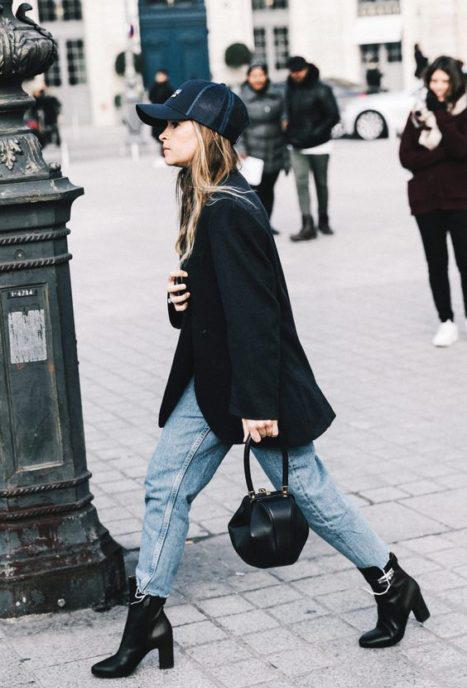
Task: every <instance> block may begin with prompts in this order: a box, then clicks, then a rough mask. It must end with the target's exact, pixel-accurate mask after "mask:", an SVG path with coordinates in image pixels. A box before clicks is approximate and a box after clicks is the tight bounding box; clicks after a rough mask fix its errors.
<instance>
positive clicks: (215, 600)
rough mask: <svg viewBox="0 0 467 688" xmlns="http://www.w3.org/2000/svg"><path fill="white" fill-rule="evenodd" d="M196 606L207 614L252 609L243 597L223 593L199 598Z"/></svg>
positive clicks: (231, 612) (230, 612) (212, 614)
mask: <svg viewBox="0 0 467 688" xmlns="http://www.w3.org/2000/svg"><path fill="white" fill-rule="evenodd" d="M197 606H198V607H199V608H200V609H202V610H203V612H204V613H205V614H206V615H207V616H212V617H217V616H227V615H228V614H239V613H241V612H248V611H250V610H253V609H254V607H253V605H252V604H250V603H249V602H247V600H245V599H243V597H241V596H240V595H239V594H234V595H225V596H224V597H211V598H210V599H208V600H200V601H199V602H198V603H197Z"/></svg>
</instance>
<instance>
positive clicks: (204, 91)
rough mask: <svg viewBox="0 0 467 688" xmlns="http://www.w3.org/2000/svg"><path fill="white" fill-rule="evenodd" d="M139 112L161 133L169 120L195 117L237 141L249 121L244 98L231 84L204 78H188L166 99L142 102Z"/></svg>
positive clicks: (146, 121)
mask: <svg viewBox="0 0 467 688" xmlns="http://www.w3.org/2000/svg"><path fill="white" fill-rule="evenodd" d="M136 112H137V113H138V116H139V118H140V119H141V120H142V121H143V122H144V123H145V124H149V125H150V126H151V127H153V128H154V129H155V130H156V133H157V136H159V134H161V133H162V132H163V131H164V129H165V127H166V126H167V122H168V121H169V120H170V121H172V122H177V121H182V120H188V119H192V120H194V121H195V122H198V123H199V124H203V125H204V126H205V127H209V129H213V131H217V132H218V133H219V134H221V135H222V136H225V138H226V139H229V141H230V142H231V143H235V142H236V141H237V139H238V137H239V136H240V134H241V133H242V131H243V130H244V129H245V127H246V126H248V123H249V118H248V112H247V109H246V107H245V105H244V103H243V101H242V100H241V99H240V98H239V97H238V96H237V95H236V94H235V93H233V91H231V90H230V88H228V86H226V85H225V84H217V83H215V82H214V81H204V80H203V79H191V80H190V81H185V83H184V84H182V85H181V86H180V88H177V90H176V91H175V93H173V95H171V96H170V98H167V100H166V101H165V103H161V104H154V105H153V104H149V103H148V104H145V103H144V104H140V105H137V106H136Z"/></svg>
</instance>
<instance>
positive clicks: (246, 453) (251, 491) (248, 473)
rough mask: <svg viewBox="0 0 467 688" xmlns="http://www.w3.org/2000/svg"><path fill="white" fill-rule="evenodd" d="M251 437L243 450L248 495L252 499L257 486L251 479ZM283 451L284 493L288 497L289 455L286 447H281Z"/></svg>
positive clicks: (254, 496)
mask: <svg viewBox="0 0 467 688" xmlns="http://www.w3.org/2000/svg"><path fill="white" fill-rule="evenodd" d="M252 441H253V440H252V439H251V437H248V439H247V441H246V442H245V449H244V452H243V466H244V469H245V479H246V484H247V487H248V496H249V497H250V499H251V500H253V499H255V498H256V492H255V488H254V487H253V481H252V479H251V469H250V449H251V443H252ZM281 451H282V494H283V495H284V497H287V495H288V494H289V455H288V453H287V449H285V447H281Z"/></svg>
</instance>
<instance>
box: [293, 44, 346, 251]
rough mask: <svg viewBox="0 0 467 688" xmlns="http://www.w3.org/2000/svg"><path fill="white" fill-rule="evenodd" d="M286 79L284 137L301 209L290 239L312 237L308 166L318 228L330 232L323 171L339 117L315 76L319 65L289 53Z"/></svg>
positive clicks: (326, 88) (327, 91)
mask: <svg viewBox="0 0 467 688" xmlns="http://www.w3.org/2000/svg"><path fill="white" fill-rule="evenodd" d="M287 67H288V69H289V70H290V75H289V78H288V79H287V89H286V108H287V113H288V127H287V131H286V136H287V141H288V143H289V145H290V147H291V149H292V150H291V161H292V167H293V171H294V174H295V182H296V185H297V193H298V201H299V204H300V210H301V212H302V228H301V230H300V231H299V232H298V234H293V235H292V236H291V237H290V238H291V239H292V241H303V240H304V239H315V238H316V236H317V233H316V229H315V226H314V223H313V218H312V216H311V209H310V189H309V185H308V177H309V172H310V170H311V171H312V172H313V176H314V179H315V185H316V192H317V196H318V215H319V223H318V228H319V229H320V231H321V232H322V233H323V234H333V232H332V230H331V228H330V226H329V218H328V183H327V172H328V164H329V155H330V153H331V147H332V141H331V132H332V129H333V127H334V126H335V125H336V124H337V122H338V121H339V108H338V107H337V102H336V99H335V97H334V94H333V92H332V89H331V88H330V87H329V86H327V85H326V84H324V83H323V82H322V81H320V79H319V69H318V68H317V67H316V66H315V65H313V64H309V63H308V62H307V61H306V60H305V59H304V58H303V57H291V58H290V59H289V61H288V63H287Z"/></svg>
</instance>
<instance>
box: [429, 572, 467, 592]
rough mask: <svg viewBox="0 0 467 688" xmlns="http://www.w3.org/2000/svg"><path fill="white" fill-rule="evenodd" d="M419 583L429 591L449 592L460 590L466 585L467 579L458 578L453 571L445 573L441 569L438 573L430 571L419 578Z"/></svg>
mask: <svg viewBox="0 0 467 688" xmlns="http://www.w3.org/2000/svg"><path fill="white" fill-rule="evenodd" d="M418 583H419V584H420V586H421V587H423V588H426V589H427V590H433V592H434V593H437V592H439V591H440V590H448V589H451V588H460V587H462V586H464V585H465V578H462V576H458V575H457V574H455V573H453V572H452V571H445V570H443V569H440V570H438V571H430V572H429V573H423V574H421V575H420V576H418Z"/></svg>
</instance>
